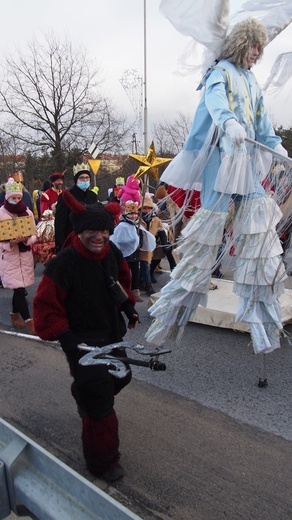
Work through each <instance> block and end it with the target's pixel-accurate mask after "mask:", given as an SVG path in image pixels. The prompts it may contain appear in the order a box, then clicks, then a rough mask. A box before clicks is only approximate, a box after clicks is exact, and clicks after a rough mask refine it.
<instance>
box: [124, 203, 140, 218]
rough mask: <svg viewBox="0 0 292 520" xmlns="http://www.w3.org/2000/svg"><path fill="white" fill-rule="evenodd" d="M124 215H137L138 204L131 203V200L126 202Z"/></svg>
mask: <svg viewBox="0 0 292 520" xmlns="http://www.w3.org/2000/svg"><path fill="white" fill-rule="evenodd" d="M124 213H125V214H126V215H127V214H128V213H138V202H133V201H132V200H128V201H127V202H126V204H125V211H124Z"/></svg>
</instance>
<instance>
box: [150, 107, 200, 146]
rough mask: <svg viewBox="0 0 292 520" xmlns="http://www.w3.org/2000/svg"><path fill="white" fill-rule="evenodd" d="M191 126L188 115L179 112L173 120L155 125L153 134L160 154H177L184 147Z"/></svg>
mask: <svg viewBox="0 0 292 520" xmlns="http://www.w3.org/2000/svg"><path fill="white" fill-rule="evenodd" d="M190 127H191V120H190V118H189V117H188V116H186V115H184V114H183V113H182V112H179V113H178V115H177V118H176V119H175V120H174V121H173V122H171V123H170V122H167V121H164V122H163V123H158V124H156V125H154V129H153V136H154V140H155V143H156V151H157V153H159V155H176V154H177V153H178V152H179V151H180V150H181V148H182V146H183V144H184V142H185V140H186V138H187V135H188V133H189V130H190Z"/></svg>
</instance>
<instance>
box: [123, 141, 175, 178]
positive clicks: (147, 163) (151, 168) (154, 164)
mask: <svg viewBox="0 0 292 520" xmlns="http://www.w3.org/2000/svg"><path fill="white" fill-rule="evenodd" d="M129 156H130V157H132V158H133V159H135V161H138V162H139V163H140V164H141V165H143V166H139V168H138V170H137V171H136V173H135V176H134V177H135V179H139V177H142V176H143V175H144V174H145V173H147V172H148V173H150V174H151V175H152V176H153V177H154V179H155V181H156V182H157V181H158V168H159V167H160V166H162V165H163V164H166V163H168V162H170V161H171V159H169V158H163V157H157V156H156V152H155V146H154V141H152V143H151V145H150V146H149V149H148V152H147V155H135V154H132V153H130V154H129Z"/></svg>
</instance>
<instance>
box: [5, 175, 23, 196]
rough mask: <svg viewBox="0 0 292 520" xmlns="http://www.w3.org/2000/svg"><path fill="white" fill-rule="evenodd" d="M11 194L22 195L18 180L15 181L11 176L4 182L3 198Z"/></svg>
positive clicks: (21, 187)
mask: <svg viewBox="0 0 292 520" xmlns="http://www.w3.org/2000/svg"><path fill="white" fill-rule="evenodd" d="M12 195H21V196H22V195H23V186H22V184H21V183H20V182H16V181H15V180H14V179H12V177H10V178H9V179H8V181H7V182H6V184H5V199H6V200H7V199H9V197H11V196H12Z"/></svg>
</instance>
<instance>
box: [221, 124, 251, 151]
mask: <svg viewBox="0 0 292 520" xmlns="http://www.w3.org/2000/svg"><path fill="white" fill-rule="evenodd" d="M224 131H225V133H226V135H228V137H230V139H231V140H232V142H233V144H234V145H236V146H239V145H240V144H241V143H244V140H245V138H246V132H245V130H244V128H243V126H241V125H240V124H239V123H238V122H237V121H236V120H235V119H233V118H232V119H228V120H227V121H225V123H224Z"/></svg>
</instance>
